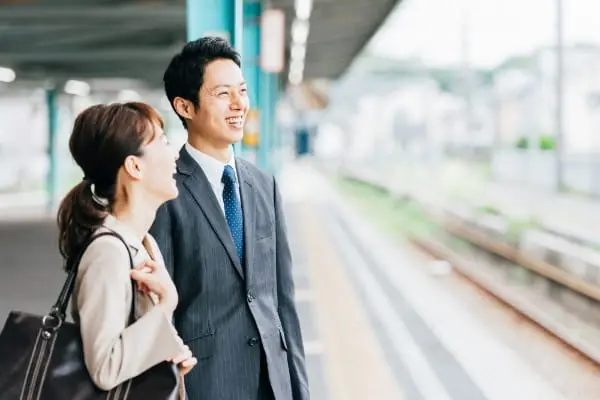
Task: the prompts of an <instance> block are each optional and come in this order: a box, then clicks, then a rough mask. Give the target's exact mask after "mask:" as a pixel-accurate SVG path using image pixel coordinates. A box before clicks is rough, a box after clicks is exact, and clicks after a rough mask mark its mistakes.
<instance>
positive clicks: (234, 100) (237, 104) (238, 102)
mask: <svg viewBox="0 0 600 400" xmlns="http://www.w3.org/2000/svg"><path fill="white" fill-rule="evenodd" d="M229 107H230V108H231V109H233V110H240V109H241V108H242V96H240V95H239V94H237V93H234V94H233V95H232V96H231V103H230V104H229Z"/></svg>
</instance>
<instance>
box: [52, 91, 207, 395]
mask: <svg viewBox="0 0 600 400" xmlns="http://www.w3.org/2000/svg"><path fill="white" fill-rule="evenodd" d="M69 148H70V151H71V154H72V156H73V158H74V160H75V162H76V163H77V164H78V165H79V166H80V167H81V169H82V170H83V173H84V179H83V181H82V182H81V183H79V184H78V185H77V186H75V187H74V188H73V189H72V190H71V191H70V192H69V193H68V194H67V196H66V197H65V198H64V200H63V201H62V203H61V205H60V208H59V211H58V225H59V231H60V239H59V241H60V243H59V244H60V251H61V254H62V255H63V257H64V258H65V260H66V265H67V267H68V268H78V273H77V280H76V283H75V290H74V293H73V318H74V320H75V322H77V323H78V324H79V326H80V327H81V328H80V329H81V337H82V341H83V349H84V357H85V364H86V367H87V369H88V371H89V373H90V376H91V378H92V380H93V381H94V383H95V384H96V385H97V386H98V387H99V388H101V389H103V390H111V389H112V388H114V387H116V386H118V385H119V384H120V383H122V382H124V381H126V380H128V379H131V378H133V377H135V376H137V375H139V374H141V373H143V372H144V371H146V370H147V369H149V368H151V367H153V366H154V365H156V364H158V363H161V362H163V361H165V360H169V361H172V362H174V363H176V364H178V365H179V368H180V370H181V371H182V373H184V374H185V373H187V372H189V370H191V369H192V368H193V366H194V365H195V364H196V359H195V358H194V357H192V355H191V353H190V351H189V349H188V348H187V346H184V344H183V342H182V340H181V339H180V338H179V336H178V334H177V332H176V331H175V329H174V327H173V326H172V324H171V319H172V314H173V311H174V309H175V306H176V305H177V301H178V297H177V292H176V290H175V286H174V284H173V282H172V281H171V279H170V277H169V275H168V273H167V271H166V269H165V267H164V262H163V260H162V256H161V254H160V251H159V249H158V246H157V244H156V242H155V241H154V239H153V238H152V237H151V236H150V235H149V234H148V229H149V228H150V226H151V224H152V222H153V220H154V215H155V213H156V210H157V209H158V207H159V206H160V205H161V204H162V203H164V202H165V201H167V200H170V199H173V198H175V197H176V196H177V194H178V193H177V187H176V185H175V180H174V179H173V173H174V172H175V161H176V159H177V153H176V152H175V151H174V150H173V149H172V148H171V147H170V146H169V143H168V141H167V139H166V137H165V135H164V132H163V121H162V119H161V117H160V116H159V115H158V114H157V112H156V111H155V110H154V109H152V108H151V107H150V106H148V105H146V104H143V103H125V104H111V105H95V106H92V107H90V108H88V109H86V110H85V111H83V112H82V113H81V114H79V116H78V117H77V119H76V120H75V124H74V127H73V132H72V134H71V138H70V142H69ZM106 230H112V231H114V232H116V233H118V234H119V235H121V237H123V239H124V240H125V241H126V242H127V244H128V247H129V249H127V248H126V247H125V246H124V245H123V243H122V242H121V241H120V240H119V239H118V238H116V237H114V236H103V237H101V238H98V239H96V240H94V241H92V243H91V244H90V245H89V247H87V249H85V252H84V253H83V255H82V257H81V261H80V263H79V265H71V262H72V261H73V260H74V259H76V258H77V256H78V255H79V253H80V252H81V251H82V250H83V247H84V244H85V242H86V241H87V240H88V239H89V238H90V237H91V236H92V235H94V234H95V233H99V232H103V231H106ZM128 251H129V252H130V254H131V255H132V256H133V260H134V263H135V265H136V266H137V267H136V269H135V270H133V271H132V270H131V268H130V260H129V254H128ZM132 278H133V279H134V280H135V281H136V282H137V286H138V289H140V290H139V291H137V293H132V285H131V279H132ZM132 296H137V300H138V303H137V304H138V305H137V308H138V309H137V310H136V316H137V318H138V319H137V320H136V321H135V322H134V323H133V324H131V325H129V326H128V317H129V314H130V310H131V304H132Z"/></svg>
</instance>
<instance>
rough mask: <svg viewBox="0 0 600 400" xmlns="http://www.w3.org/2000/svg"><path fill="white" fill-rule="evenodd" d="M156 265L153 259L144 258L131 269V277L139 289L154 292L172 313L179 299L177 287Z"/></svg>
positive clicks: (144, 291)
mask: <svg viewBox="0 0 600 400" xmlns="http://www.w3.org/2000/svg"><path fill="white" fill-rule="evenodd" d="M157 267H158V266H157V264H156V263H155V262H154V261H153V260H146V261H144V262H142V263H141V264H139V265H138V266H137V267H136V268H135V269H134V270H132V271H131V278H132V279H133V280H135V281H136V282H137V285H138V289H139V290H140V291H142V292H143V293H146V294H147V293H149V292H152V293H154V294H155V295H156V296H157V297H158V300H159V303H160V304H162V305H163V306H164V307H166V308H167V311H169V312H170V313H172V312H173V311H174V310H175V307H176V306H177V302H178V301H179V297H178V295H177V289H176V288H175V284H174V283H173V281H172V280H171V277H170V276H169V274H167V273H166V272H163V271H162V269H160V268H157Z"/></svg>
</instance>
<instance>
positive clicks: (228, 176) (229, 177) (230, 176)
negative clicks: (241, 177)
mask: <svg viewBox="0 0 600 400" xmlns="http://www.w3.org/2000/svg"><path fill="white" fill-rule="evenodd" d="M221 182H223V183H225V184H227V183H235V172H234V171H233V168H232V167H231V165H226V166H225V169H224V170H223V176H222V177H221Z"/></svg>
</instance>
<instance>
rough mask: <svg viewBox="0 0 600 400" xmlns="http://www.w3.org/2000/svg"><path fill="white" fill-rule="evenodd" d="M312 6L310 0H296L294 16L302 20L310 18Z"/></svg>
mask: <svg viewBox="0 0 600 400" xmlns="http://www.w3.org/2000/svg"><path fill="white" fill-rule="evenodd" d="M312 6H313V2H312V0H296V2H295V7H296V17H297V18H298V19H301V20H304V21H306V20H308V18H310V13H311V11H312Z"/></svg>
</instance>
